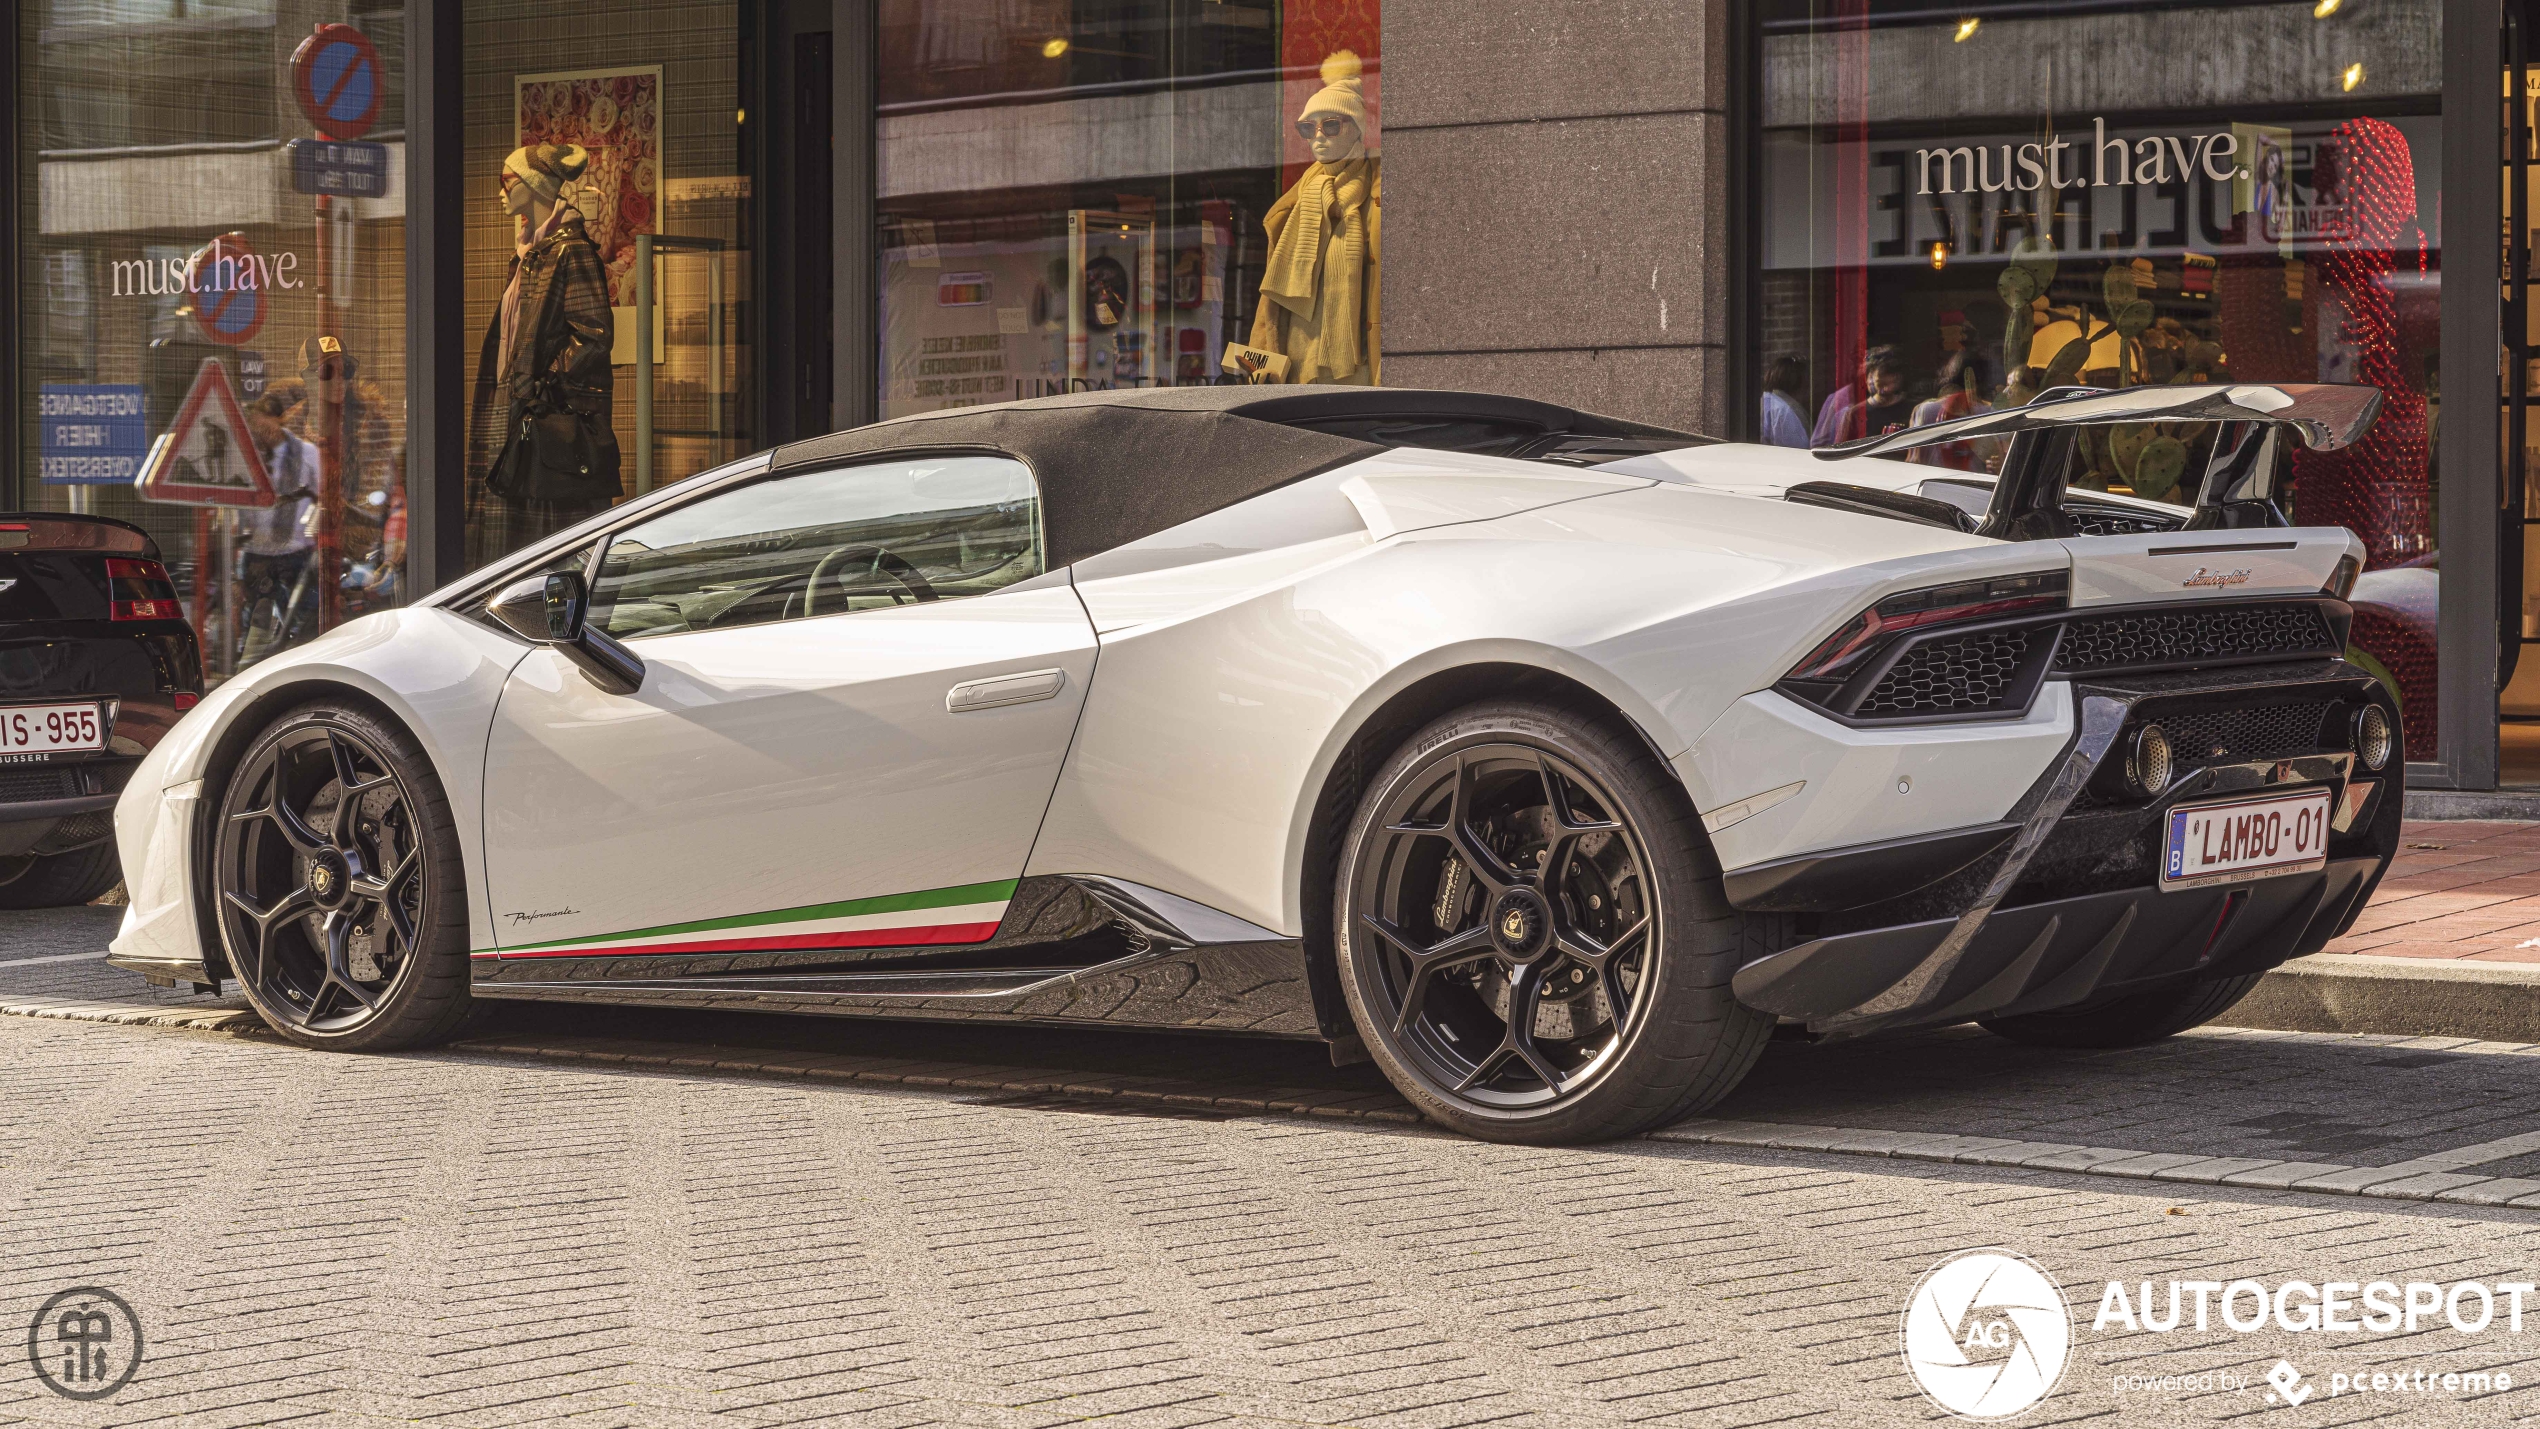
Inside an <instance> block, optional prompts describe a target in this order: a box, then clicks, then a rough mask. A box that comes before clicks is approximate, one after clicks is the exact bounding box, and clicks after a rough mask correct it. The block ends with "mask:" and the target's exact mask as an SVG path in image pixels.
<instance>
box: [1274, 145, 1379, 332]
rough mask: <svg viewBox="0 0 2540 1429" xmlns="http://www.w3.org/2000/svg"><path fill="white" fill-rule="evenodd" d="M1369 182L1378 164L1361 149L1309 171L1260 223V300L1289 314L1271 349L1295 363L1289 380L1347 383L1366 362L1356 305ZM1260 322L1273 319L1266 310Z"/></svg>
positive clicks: (1360, 295)
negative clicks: (1263, 249)
mask: <svg viewBox="0 0 2540 1429" xmlns="http://www.w3.org/2000/svg"><path fill="white" fill-rule="evenodd" d="M1375 177H1376V161H1375V160H1374V159H1373V158H1372V157H1370V156H1369V155H1368V154H1366V153H1365V152H1364V151H1361V152H1360V153H1359V154H1358V156H1357V157H1355V158H1352V159H1345V160H1343V161H1341V162H1340V163H1337V164H1312V165H1308V166H1307V168H1306V170H1305V174H1304V176H1303V177H1302V178H1299V179H1298V180H1297V183H1296V187H1294V188H1292V189H1290V190H1288V191H1287V192H1286V193H1284V194H1282V195H1280V196H1279V201H1278V202H1277V203H1274V204H1272V205H1271V206H1270V212H1269V213H1268V214H1267V215H1265V216H1264V217H1263V219H1262V226H1263V227H1264V228H1266V229H1268V230H1269V234H1270V255H1269V264H1268V267H1267V268H1266V269H1265V270H1264V272H1263V273H1262V276H1261V296H1262V297H1263V298H1264V299H1265V300H1266V301H1267V303H1270V304H1275V305H1276V306H1277V307H1279V308H1281V309H1284V310H1285V313H1286V314H1290V315H1293V316H1292V317H1289V318H1287V320H1285V321H1282V322H1280V323H1278V325H1277V326H1278V327H1279V328H1280V329H1282V330H1283V331H1282V332H1281V333H1280V335H1281V336H1282V337H1283V338H1285V339H1286V340H1285V341H1284V342H1281V343H1279V344H1278V345H1277V347H1276V350H1278V351H1281V352H1283V353H1285V354H1286V356H1287V357H1288V359H1289V361H1290V362H1291V363H1293V364H1294V366H1293V367H1292V369H1291V370H1290V372H1289V376H1288V380H1289V381H1291V382H1312V381H1316V380H1318V379H1332V378H1340V379H1346V378H1348V377H1350V376H1351V375H1352V374H1354V373H1356V372H1357V371H1358V370H1359V368H1360V367H1361V366H1363V365H1365V363H1366V361H1367V353H1366V351H1365V348H1364V346H1363V344H1362V342H1361V338H1362V335H1363V332H1364V323H1365V314H1364V312H1363V310H1362V307H1361V304H1362V303H1363V301H1364V299H1365V283H1366V278H1365V273H1366V264H1367V222H1368V203H1367V196H1368V189H1369V187H1370V185H1372V184H1373V183H1374V182H1375ZM1263 316H1264V317H1265V318H1267V317H1270V316H1271V314H1270V313H1269V312H1268V311H1267V310H1266V309H1265V311H1264V313H1263ZM1256 345H1257V346H1268V345H1269V344H1263V343H1259V342H1258V340H1256Z"/></svg>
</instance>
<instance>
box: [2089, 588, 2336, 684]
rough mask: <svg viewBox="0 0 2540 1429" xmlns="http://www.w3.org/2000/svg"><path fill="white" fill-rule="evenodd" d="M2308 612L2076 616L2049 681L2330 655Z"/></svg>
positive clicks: (2316, 618)
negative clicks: (2100, 673) (2111, 672)
mask: <svg viewBox="0 0 2540 1429" xmlns="http://www.w3.org/2000/svg"><path fill="white" fill-rule="evenodd" d="M2337 653H2339V652H2338V648H2337V642H2336V640H2335V638H2334V637H2333V636H2332V635H2331V633H2330V631H2329V628H2328V622H2327V621H2326V620H2324V619H2322V618H2321V616H2320V612H2319V608H2318V607H2317V606H2313V605H2227V606H2217V607H2215V608H2214V609H2211V610H2162V611H2152V612H2149V613H2146V614H2142V615H2098V616H2082V617H2078V618H2076V619H2074V620H2073V621H2071V622H2070V623H2068V624H2067V625H2066V626H2065V627H2064V644H2063V648H2062V649H2060V650H2058V651H2056V652H2055V671H2056V673H2057V674H2086V673H2091V672H2094V671H2108V670H2132V669H2140V668H2144V667H2147V666H2161V665H2168V666H2179V665H2199V664H2207V663H2213V662H2221V661H2232V660H2284V659H2294V658H2298V657H2301V656H2305V655H2335V654H2337Z"/></svg>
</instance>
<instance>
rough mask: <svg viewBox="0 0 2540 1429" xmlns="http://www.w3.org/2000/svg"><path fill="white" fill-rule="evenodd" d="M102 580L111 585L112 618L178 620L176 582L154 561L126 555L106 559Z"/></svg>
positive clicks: (181, 614)
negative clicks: (104, 575) (104, 573)
mask: <svg viewBox="0 0 2540 1429" xmlns="http://www.w3.org/2000/svg"><path fill="white" fill-rule="evenodd" d="M106 583H107V584H108V585H109V586H110V587H112V589H113V594H112V595H111V597H110V599H111V600H112V602H113V606H112V615H113V618H114V619H116V620H181V619H183V618H184V616H185V607H184V605H183V604H181V603H180V602H179V601H178V600H177V598H176V582H174V581H172V580H169V579H168V569H167V567H165V566H163V565H160V564H159V563H158V562H157V561H144V560H137V559H135V558H133V557H130V556H108V557H107V558H106Z"/></svg>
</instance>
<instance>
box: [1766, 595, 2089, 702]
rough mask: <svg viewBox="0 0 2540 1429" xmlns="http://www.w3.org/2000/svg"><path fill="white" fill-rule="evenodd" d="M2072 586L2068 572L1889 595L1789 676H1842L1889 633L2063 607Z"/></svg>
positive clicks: (1813, 677)
mask: <svg viewBox="0 0 2540 1429" xmlns="http://www.w3.org/2000/svg"><path fill="white" fill-rule="evenodd" d="M2071 589H2072V575H2071V573H2070V572H2067V571H2038V572H2035V573H2032V574H2028V575H2017V576H1991V577H1988V578H1986V579H1984V580H1977V581H1958V582H1956V583H1954V584H1951V585H1943V586H1929V587H1926V588H1924V589H1922V590H1909V591H1904V592H1902V593H1900V594H1897V595H1891V596H1889V597H1888V598H1887V599H1885V600H1882V601H1880V602H1879V603H1878V604H1876V605H1874V606H1871V607H1870V608H1869V609H1867V610H1865V611H1862V612H1861V613H1860V614H1859V615H1856V616H1854V617H1852V618H1851V619H1850V620H1848V621H1845V622H1844V624H1843V628H1842V629H1840V630H1837V631H1836V632H1835V633H1834V634H1832V635H1829V636H1827V637H1826V639H1825V642H1824V643H1823V644H1820V645H1819V646H1818V647H1817V648H1816V649H1814V650H1811V651H1809V652H1808V658H1807V659H1805V660H1802V661H1800V662H1799V664H1798V667H1797V668H1795V669H1793V670H1792V671H1791V672H1790V674H1789V675H1788V676H1787V677H1786V678H1788V679H1793V680H1832V679H1840V678H1842V677H1843V675H1844V674H1845V673H1846V672H1848V671H1849V670H1851V668H1852V667H1853V666H1854V665H1856V664H1858V663H1860V661H1861V658H1862V657H1863V656H1864V655H1867V654H1869V653H1870V652H1871V651H1872V650H1875V649H1877V648H1878V647H1879V646H1880V645H1881V644H1883V643H1885V641H1886V638H1887V637H1888V636H1891V635H1896V634H1900V633H1902V632H1904V631H1908V630H1921V629H1924V628H1926V627H1929V626H1934V625H1962V624H1966V623H1968V622H1971V621H1978V620H1998V619H2001V618H2003V617H2005V616H2012V615H2026V614H2029V613H2031V612H2033V611H2040V610H2061V609H2062V608H2063V607H2064V605H2065V604H2066V602H2067V599H2068V597H2069V594H2070V592H2071Z"/></svg>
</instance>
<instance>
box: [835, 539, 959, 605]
mask: <svg viewBox="0 0 2540 1429" xmlns="http://www.w3.org/2000/svg"><path fill="white" fill-rule="evenodd" d="M856 562H862V563H863V569H862V570H860V571H856V572H854V573H853V574H852V576H851V575H850V574H849V572H848V569H847V568H848V566H849V565H851V564H853V563H856ZM884 576H887V577H889V578H890V581H891V583H892V584H890V585H885V584H883V583H882V582H881V581H879V580H877V579H876V578H877V577H884ZM823 580H834V581H836V582H837V585H838V595H839V598H840V600H841V601H844V600H846V599H849V598H852V597H854V596H859V595H887V596H889V597H890V598H891V604H893V605H906V604H908V602H909V601H910V600H912V599H914V600H917V601H921V602H923V601H929V600H939V599H941V598H942V597H940V596H938V595H937V594H936V593H935V588H934V587H933V586H932V585H929V584H927V581H926V577H924V576H922V575H919V574H918V573H917V567H915V566H912V565H910V564H909V563H908V562H907V561H905V560H902V559H901V558H900V557H898V556H895V555H893V554H892V553H891V552H889V551H888V550H885V549H884V548H882V547H880V546H840V547H839V548H838V549H836V550H834V551H831V552H830V553H829V554H828V555H825V556H823V557H821V558H820V564H818V565H816V566H813V567H812V568H811V583H810V584H809V585H807V586H805V587H804V588H803V615H804V617H805V618H809V617H811V616H814V615H817V614H819V613H820V610H819V605H820V583H821V582H822V581H823ZM893 586H896V587H897V588H896V589H894V588H893Z"/></svg>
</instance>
